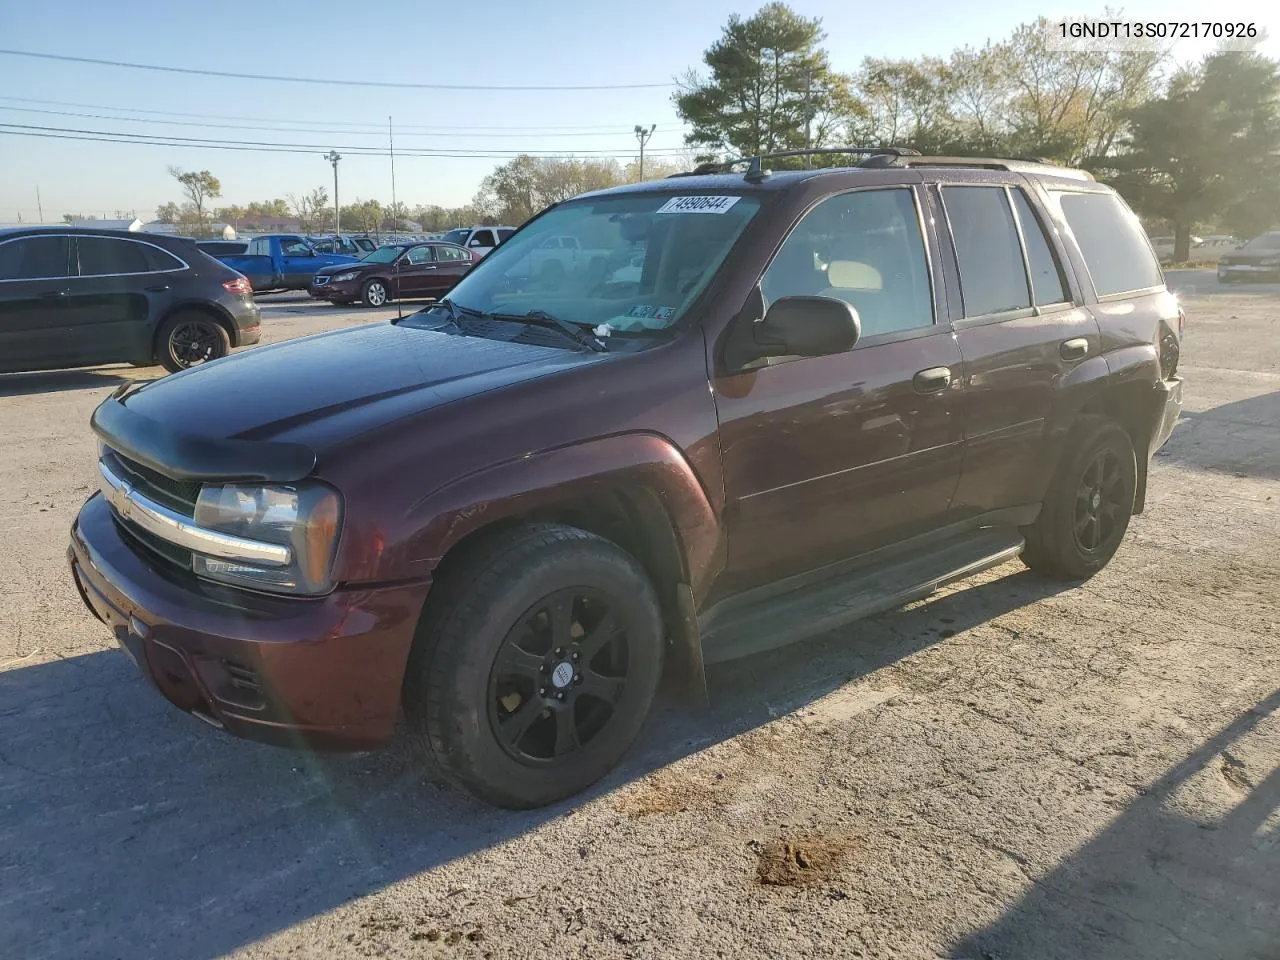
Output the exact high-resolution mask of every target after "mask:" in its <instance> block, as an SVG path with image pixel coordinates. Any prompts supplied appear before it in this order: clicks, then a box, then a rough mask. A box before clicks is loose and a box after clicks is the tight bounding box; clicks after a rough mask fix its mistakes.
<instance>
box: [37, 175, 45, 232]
mask: <svg viewBox="0 0 1280 960" xmlns="http://www.w3.org/2000/svg"><path fill="white" fill-rule="evenodd" d="M36 210H38V211H39V212H40V222H41V223H44V204H43V203H41V202H40V184H38V183H37V184H36Z"/></svg>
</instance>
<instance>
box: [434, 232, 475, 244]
mask: <svg viewBox="0 0 1280 960" xmlns="http://www.w3.org/2000/svg"><path fill="white" fill-rule="evenodd" d="M470 232H471V231H470V230H467V229H461V230H450V231H449V232H448V233H446V234H445V235H444V236H443V237H441V238H440V239H441V240H444V241H445V242H446V243H457V244H462V243H464V242H466V239H467V234H469V233H470Z"/></svg>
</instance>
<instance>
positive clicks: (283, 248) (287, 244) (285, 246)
mask: <svg viewBox="0 0 1280 960" xmlns="http://www.w3.org/2000/svg"><path fill="white" fill-rule="evenodd" d="M280 252H281V253H283V254H284V255H285V256H286V257H309V256H311V254H312V250H311V247H310V246H308V245H307V244H306V243H305V242H304V241H302V240H297V239H294V240H281V241H280Z"/></svg>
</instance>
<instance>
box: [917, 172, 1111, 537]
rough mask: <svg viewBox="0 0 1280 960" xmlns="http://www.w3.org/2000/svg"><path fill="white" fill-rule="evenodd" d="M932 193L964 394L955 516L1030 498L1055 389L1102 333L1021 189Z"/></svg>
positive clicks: (1038, 491) (941, 188)
mask: <svg viewBox="0 0 1280 960" xmlns="http://www.w3.org/2000/svg"><path fill="white" fill-rule="evenodd" d="M939 194H940V201H941V202H940V208H941V214H942V217H941V219H942V220H943V221H944V222H945V223H946V224H947V225H948V227H949V230H950V238H951V241H952V243H951V246H950V249H949V250H948V251H947V252H948V253H949V254H951V256H949V257H947V263H948V267H949V269H950V270H951V271H953V274H954V277H953V279H954V280H955V281H956V283H958V286H959V293H960V296H959V297H958V298H955V299H956V300H957V301H958V302H957V304H956V306H955V308H954V313H953V316H952V323H953V325H954V326H955V330H956V339H957V342H958V343H959V346H960V352H961V354H962V355H963V356H964V367H963V370H964V372H963V380H964V385H965V394H966V406H965V451H964V468H963V470H962V471H961V477H960V485H959V487H958V488H957V490H956V497H955V502H954V506H953V513H954V515H955V517H956V519H957V520H961V519H966V518H969V517H972V516H976V515H980V514H984V513H988V512H991V511H995V510H1001V509H1004V508H1011V507H1022V506H1031V505H1033V504H1035V503H1038V502H1039V500H1040V499H1041V497H1042V496H1043V493H1044V491H1043V489H1042V487H1043V477H1044V475H1045V470H1044V467H1045V464H1046V458H1047V457H1048V455H1049V453H1050V452H1051V445H1050V442H1049V441H1050V432H1051V428H1052V427H1053V425H1054V412H1055V408H1056V407H1055V405H1056V404H1057V402H1058V398H1059V395H1060V391H1061V389H1062V387H1063V382H1064V380H1065V378H1067V377H1068V376H1069V375H1070V374H1071V371H1072V369H1073V368H1074V367H1076V366H1077V365H1079V364H1081V363H1085V362H1087V361H1088V360H1089V359H1090V358H1092V357H1096V356H1097V355H1098V353H1099V335H1098V326H1097V324H1096V323H1095V322H1094V320H1093V317H1092V315H1091V314H1090V313H1089V312H1088V310H1086V309H1085V308H1084V307H1083V306H1082V305H1081V301H1080V300H1079V299H1078V298H1077V295H1076V294H1075V293H1073V291H1072V289H1071V287H1070V285H1069V281H1068V279H1067V275H1066V273H1065V271H1064V270H1063V268H1062V262H1063V261H1062V251H1061V248H1060V240H1059V239H1058V238H1056V237H1055V235H1054V231H1053V230H1052V229H1051V225H1050V224H1048V223H1047V222H1046V221H1045V220H1044V217H1043V214H1042V212H1040V211H1038V210H1037V209H1036V206H1035V205H1034V204H1033V203H1032V202H1031V199H1030V195H1029V193H1028V191H1027V189H1026V187H1025V185H1024V183H1023V182H1021V181H1019V182H1016V183H991V182H989V181H988V182H973V181H970V182H963V181H960V182H956V181H951V180H950V179H949V178H944V179H942V181H941V182H940V183H939V185H938V188H937V192H934V193H933V197H934V200H935V202H936V201H937V199H938V196H939Z"/></svg>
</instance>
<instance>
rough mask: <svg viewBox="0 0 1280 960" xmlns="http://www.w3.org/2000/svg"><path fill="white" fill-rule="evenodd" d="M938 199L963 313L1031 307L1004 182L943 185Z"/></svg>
mask: <svg viewBox="0 0 1280 960" xmlns="http://www.w3.org/2000/svg"><path fill="white" fill-rule="evenodd" d="M942 204H943V206H944V207H945V208H946V211H947V220H948V222H949V223H950V224H951V236H952V238H953V240H954V241H955V247H956V261H957V263H958V264H959V267H960V296H961V298H962V299H963V301H964V315H965V316H966V317H982V316H987V315H988V314H992V313H1005V312H1007V311H1009V310H1023V309H1026V308H1028V307H1030V306H1031V295H1030V292H1029V291H1028V288H1027V271H1026V268H1025V266H1024V265H1023V262H1022V248H1021V246H1020V245H1019V244H1018V232H1017V229H1016V228H1015V227H1014V225H1013V211H1012V210H1011V209H1010V207H1009V198H1008V195H1007V194H1006V193H1005V189H1004V187H956V186H948V187H944V188H943V191H942Z"/></svg>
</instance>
